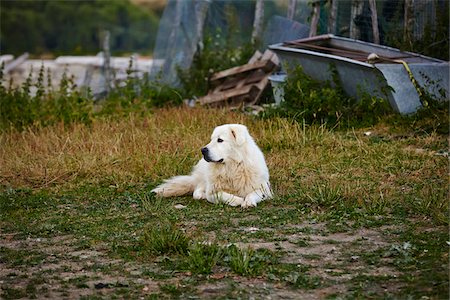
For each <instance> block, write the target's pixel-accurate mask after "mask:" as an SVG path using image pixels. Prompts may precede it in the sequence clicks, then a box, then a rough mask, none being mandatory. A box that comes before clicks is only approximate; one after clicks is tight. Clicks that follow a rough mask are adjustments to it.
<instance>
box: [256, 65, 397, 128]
mask: <svg viewBox="0 0 450 300" xmlns="http://www.w3.org/2000/svg"><path fill="white" fill-rule="evenodd" d="M287 72H288V74H289V76H288V79H287V80H286V82H285V84H284V93H285V94H284V101H282V102H281V104H280V106H279V107H275V108H272V109H269V110H268V111H267V112H265V113H264V114H263V117H273V116H275V117H287V118H291V119H295V120H299V121H302V122H306V123H307V124H313V123H318V124H327V125H329V126H332V127H334V126H367V125H372V124H376V123H377V122H378V121H379V119H380V118H381V117H382V116H385V115H386V114H390V113H392V109H391V108H390V105H389V103H388V102H387V101H386V100H385V99H383V98H380V97H376V96H371V95H369V94H367V93H362V95H361V97H360V100H359V101H356V99H354V98H351V97H349V96H347V95H346V93H345V92H344V90H343V88H342V84H341V82H340V80H339V76H338V74H337V70H336V68H335V67H334V66H333V65H330V72H331V74H332V82H330V81H327V82H325V83H322V82H320V81H318V80H314V79H313V78H311V77H310V76H308V75H307V74H306V73H305V72H304V71H303V69H302V67H301V66H296V67H295V68H293V69H288V71H287Z"/></svg>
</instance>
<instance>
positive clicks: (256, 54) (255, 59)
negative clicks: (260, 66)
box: [248, 50, 262, 64]
mask: <svg viewBox="0 0 450 300" xmlns="http://www.w3.org/2000/svg"><path fill="white" fill-rule="evenodd" d="M261 57H262V53H261V52H259V50H256V51H255V53H254V54H253V56H252V57H251V58H250V59H249V61H248V64H252V63H254V62H256V61H258V60H260V59H261Z"/></svg>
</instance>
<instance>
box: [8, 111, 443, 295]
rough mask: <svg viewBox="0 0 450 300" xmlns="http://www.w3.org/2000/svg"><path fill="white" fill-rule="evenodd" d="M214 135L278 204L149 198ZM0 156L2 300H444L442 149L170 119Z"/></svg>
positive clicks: (67, 136) (414, 135)
mask: <svg viewBox="0 0 450 300" xmlns="http://www.w3.org/2000/svg"><path fill="white" fill-rule="evenodd" d="M224 123H243V124H245V125H247V126H248V127H249V129H250V132H251V133H252V135H253V136H254V138H255V140H256V141H257V143H258V145H259V146H260V147H261V149H262V150H263V152H264V154H265V156H266V160H267V164H268V166H269V170H270V172H271V182H272V186H273V188H274V192H275V194H276V197H275V199H273V200H270V201H266V202H262V203H261V204H260V205H259V206H258V207H257V208H253V209H241V208H233V207H227V206H224V205H212V204H210V203H207V202H206V201H195V200H193V199H192V197H180V198H173V199H157V198H155V197H154V196H153V195H152V194H151V193H150V192H149V191H150V190H151V189H152V188H153V187H154V186H156V185H157V184H158V183H160V182H161V181H162V180H163V179H164V178H167V177H169V176H173V175H177V174H183V173H188V172H189V171H190V169H191V167H192V166H193V165H194V164H195V163H196V161H197V160H198V159H200V157H201V154H200V148H201V147H202V146H203V145H205V144H207V143H208V140H209V136H210V134H211V131H212V129H213V128H214V126H217V125H220V124H224ZM367 131H370V132H371V134H367ZM0 145H1V147H0V286H1V290H0V293H1V294H0V296H1V298H5V299H14V298H23V297H25V298H44V297H50V298H81V299H101V298H108V299H110V298H146V299H172V298H180V299H188V298H189V299H191V298H192V299H196V298H201V299H212V298H217V299H229V298H231V299H250V298H251V299H265V298H267V299H302V298H303V299H355V298H360V299H361V298H364V299H381V298H382V299H448V297H449V280H448V270H449V264H448V262H449V257H448V253H449V244H448V241H449V234H448V216H449V215H448V197H447V196H448V194H447V193H448V140H447V136H445V135H439V134H436V133H433V132H431V133H430V132H428V133H426V132H415V131H412V130H410V129H408V127H404V126H403V127H395V126H392V125H386V124H384V125H383V124H380V125H377V126H375V127H371V128H364V129H349V130H331V129H329V128H326V127H324V126H322V127H320V126H308V125H304V124H299V123H296V122H292V121H288V120H286V119H270V120H261V119H255V118H254V117H250V116H246V115H243V114H240V113H230V112H226V111H218V110H206V109H191V110H187V109H180V108H172V109H160V110H156V111H155V112H154V114H152V115H148V116H146V117H142V116H141V117H133V116H130V117H128V118H121V119H96V120H94V121H93V123H92V124H91V125H89V126H88V125H80V124H75V125H72V126H70V127H66V128H64V127H63V126H58V125H55V126H50V127H46V128H42V129H39V130H31V129H30V130H26V131H23V132H15V131H12V132H4V133H0Z"/></svg>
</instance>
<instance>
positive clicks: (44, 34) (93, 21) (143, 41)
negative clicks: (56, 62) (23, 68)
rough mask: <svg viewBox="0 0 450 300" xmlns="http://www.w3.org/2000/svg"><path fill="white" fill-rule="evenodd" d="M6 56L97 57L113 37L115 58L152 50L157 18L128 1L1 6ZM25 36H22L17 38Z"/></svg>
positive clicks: (10, 3)
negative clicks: (105, 36)
mask: <svg viewBox="0 0 450 300" xmlns="http://www.w3.org/2000/svg"><path fill="white" fill-rule="evenodd" d="M0 13H1V18H0V19H1V20H2V26H1V48H2V52H3V53H12V54H22V53H23V52H32V53H33V54H42V53H48V52H52V53H54V54H56V55H57V54H59V53H70V54H78V55H80V54H87V53H97V52H98V51H99V50H98V49H99V45H101V32H102V31H104V30H109V31H110V32H111V39H110V41H111V50H112V52H113V53H120V52H131V51H133V52H134V51H145V52H149V51H151V49H152V48H153V43H154V40H155V36H156V30H157V26H158V19H157V16H156V15H155V14H153V13H151V12H150V11H146V10H143V9H141V8H139V7H137V6H135V5H133V4H131V3H130V2H129V1H128V0H110V1H101V0H91V1H52V0H41V1H1V2H0ZM18 32H19V33H20V34H17V33H18Z"/></svg>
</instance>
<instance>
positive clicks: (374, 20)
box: [369, 0, 380, 44]
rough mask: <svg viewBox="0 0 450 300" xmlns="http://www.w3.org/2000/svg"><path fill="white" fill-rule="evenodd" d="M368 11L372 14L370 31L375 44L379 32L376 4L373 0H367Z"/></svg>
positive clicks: (378, 37) (378, 40) (378, 41)
mask: <svg viewBox="0 0 450 300" xmlns="http://www.w3.org/2000/svg"><path fill="white" fill-rule="evenodd" d="M369 5H370V13H371V16H372V33H373V42H374V43H375V44H379V43H380V32H379V31H378V14H377V4H376V2H375V0H369Z"/></svg>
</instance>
